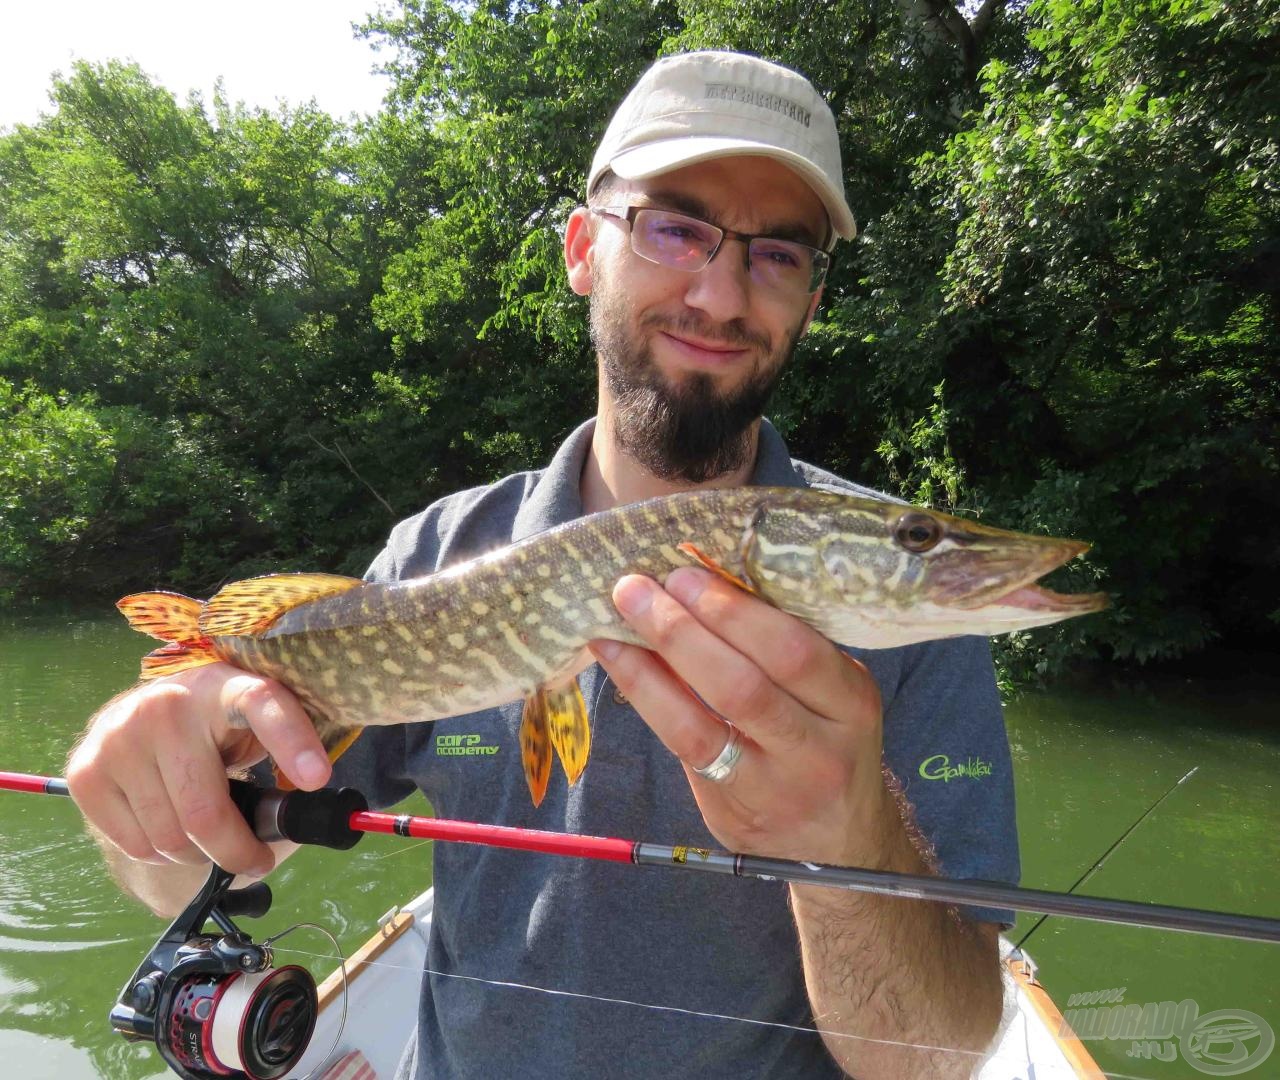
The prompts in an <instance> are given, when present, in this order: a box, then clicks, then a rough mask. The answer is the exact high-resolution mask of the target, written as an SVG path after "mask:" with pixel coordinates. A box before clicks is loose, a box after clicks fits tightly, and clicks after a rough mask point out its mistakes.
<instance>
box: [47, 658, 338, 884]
mask: <svg viewBox="0 0 1280 1080" xmlns="http://www.w3.org/2000/svg"><path fill="white" fill-rule="evenodd" d="M267 751H270V752H271V753H272V755H273V756H275V757H276V758H277V760H278V761H279V762H280V765H281V768H282V770H283V771H284V772H285V774H286V775H287V776H289V778H290V779H291V780H293V781H294V783H295V784H297V786H299V787H304V788H314V787H318V786H320V785H321V784H323V783H324V782H325V780H327V779H328V776H329V773H330V766H329V762H328V760H327V758H326V757H325V754H324V749H323V747H322V746H321V743H320V740H319V738H318V737H317V735H316V733H315V730H314V728H313V727H312V724H311V722H310V719H309V718H308V717H307V715H306V713H305V711H304V710H303V709H302V707H301V705H299V703H298V701H297V699H296V698H295V697H294V696H293V695H292V694H290V693H289V692H288V691H287V690H285V689H284V688H283V687H281V686H279V685H278V684H276V683H273V682H271V681H270V680H266V679H260V678H257V677H256V676H252V675H247V674H246V673H244V672H242V671H240V670H239V669H237V668H234V667H231V666H230V665H226V664H213V665H209V666H207V667H204V668H200V669H196V670H193V671H190V672H183V673H181V674H178V675H175V676H172V677H170V678H167V679H161V680H157V681H156V682H154V683H149V684H147V685H146V686H143V687H139V688H137V689H135V690H133V691H131V692H129V693H127V694H124V695H122V696H121V697H119V698H117V699H116V700H115V701H113V702H111V703H110V704H109V705H108V706H107V707H106V708H104V709H103V710H102V712H101V713H100V714H99V715H98V716H97V717H96V718H95V720H94V721H93V723H92V724H91V726H90V728H89V730H88V731H87V732H86V733H85V736H84V738H83V740H82V741H81V743H80V745H79V746H78V747H77V748H76V749H75V751H74V752H73V753H72V756H71V758H70V760H69V761H68V764H67V780H68V786H69V789H70V791H71V794H72V796H73V798H74V799H75V801H76V803H77V804H78V805H79V806H80V809H81V811H82V812H83V813H84V816H85V818H86V819H87V820H88V821H89V823H90V824H91V826H93V827H94V828H95V829H96V830H97V831H98V832H99V833H100V834H101V835H102V836H103V837H105V838H106V840H107V841H109V842H110V843H111V844H112V845H114V846H115V847H116V848H118V849H119V850H120V851H122V852H124V853H125V854H126V855H128V856H129V857H130V858H132V859H135V860H141V861H146V862H151V863H158V862H167V863H171V864H173V863H181V864H188V865H199V864H202V863H206V862H208V861H209V859H213V860H214V861H216V862H217V863H218V864H219V865H221V866H223V867H224V868H226V869H228V870H231V871H234V872H236V873H250V874H257V875H261V874H264V873H266V872H267V871H268V870H269V869H270V868H271V867H272V866H273V865H274V862H275V860H274V858H273V855H272V852H271V850H270V848H269V847H268V846H267V845H265V844H263V843H262V842H261V841H260V840H258V839H257V837H255V836H254V835H253V832H252V830H251V829H250V828H249V826H248V824H247V823H246V822H245V820H244V818H243V816H242V815H241V814H240V812H239V810H237V809H236V807H235V805H234V803H232V801H231V799H230V796H229V794H228V785H227V769H228V767H236V768H243V767H246V766H249V765H253V764H255V763H257V762H258V761H260V760H262V758H263V756H264V754H265V753H266V752H267Z"/></svg>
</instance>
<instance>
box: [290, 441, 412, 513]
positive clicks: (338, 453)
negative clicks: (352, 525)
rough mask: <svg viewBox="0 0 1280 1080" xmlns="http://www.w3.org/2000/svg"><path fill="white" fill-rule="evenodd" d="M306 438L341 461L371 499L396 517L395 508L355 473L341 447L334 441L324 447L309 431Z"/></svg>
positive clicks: (354, 468)
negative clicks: (371, 496) (365, 489)
mask: <svg viewBox="0 0 1280 1080" xmlns="http://www.w3.org/2000/svg"><path fill="white" fill-rule="evenodd" d="M307 438H308V439H310V440H311V441H312V442H313V443H315V444H316V445H317V446H318V447H320V449H321V450H323V451H324V452H325V453H326V454H332V455H333V456H334V457H336V458H337V459H338V460H339V461H341V462H342V464H343V465H345V466H346V467H347V471H348V472H350V473H351V475H352V476H354V477H355V478H356V479H357V480H359V481H360V483H362V484H363V485H364V486H365V487H366V488H368V489H369V492H370V494H372V495H373V497H374V498H375V499H377V500H378V502H380V503H382V505H383V506H385V507H386V508H387V513H388V514H390V515H391V516H392V517H395V516H396V511H395V507H393V506H392V505H391V504H390V503H389V502H387V500H386V499H384V498H383V497H382V496H381V495H379V494H378V491H377V489H376V488H375V487H374V486H373V485H372V484H371V483H369V481H368V480H366V479H365V478H364V477H363V476H361V475H360V474H359V473H358V472H357V471H356V467H355V466H354V465H352V464H351V459H350V458H349V457H347V455H346V454H345V453H344V452H343V450H342V447H341V445H340V444H339V443H338V442H337V441H335V442H334V444H333V446H331V447H330V446H325V444H324V443H322V442H321V441H320V440H319V439H317V438H316V437H315V436H314V435H312V434H311V432H309V431H308V432H307Z"/></svg>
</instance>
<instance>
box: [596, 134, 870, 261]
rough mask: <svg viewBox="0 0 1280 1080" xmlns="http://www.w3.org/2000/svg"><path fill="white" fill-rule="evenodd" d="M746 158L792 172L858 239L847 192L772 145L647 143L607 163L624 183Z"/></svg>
mask: <svg viewBox="0 0 1280 1080" xmlns="http://www.w3.org/2000/svg"><path fill="white" fill-rule="evenodd" d="M743 156H752V157H768V158H773V159H774V160H776V161H780V162H782V163H783V164H784V165H786V166H788V167H790V168H791V169H793V170H794V171H795V172H796V173H798V174H799V176H800V178H801V179H802V180H804V182H805V183H806V184H808V185H809V186H810V187H811V188H812V189H813V191H814V194H815V195H817V196H818V198H819V199H821V200H822V205H823V206H824V207H826V210H827V216H828V217H829V218H830V219H831V227H832V229H833V230H834V231H835V233H836V235H837V236H840V237H842V238H844V239H845V240H852V239H853V238H854V237H855V236H857V235H858V224H857V222H856V221H855V220H854V217H853V211H852V210H850V209H849V204H848V203H847V202H845V198H844V192H843V191H842V190H836V188H835V187H834V186H833V185H832V183H831V181H830V180H828V179H827V176H826V174H824V173H823V172H822V171H821V170H819V169H816V168H815V167H814V166H813V165H812V164H811V163H810V162H809V161H808V159H806V158H804V157H802V156H801V155H800V154H796V153H793V152H791V151H789V150H784V149H782V148H781V147H778V146H774V145H772V144H769V143H758V142H752V141H751V140H750V139H727V138H720V137H716V136H710V135H706V136H689V135H686V136H683V137H681V138H678V139H666V140H663V141H660V142H651V143H646V144H645V145H644V146H637V147H635V148H633V149H631V150H624V151H623V152H622V153H620V154H618V155H617V157H615V158H614V159H613V160H612V161H610V162H608V167H609V168H610V169H612V170H613V171H614V172H615V173H617V175H618V176H620V177H621V178H622V179H623V180H648V179H649V178H651V177H654V176H660V175H661V174H662V173H666V172H670V171H671V170H672V169H678V168H681V167H683V166H685V165H696V164H697V163H698V162H700V161H711V160H713V159H714V158H722V157H743ZM601 171H603V170H601ZM591 180H592V183H594V182H595V177H594V176H593V177H592V178H591Z"/></svg>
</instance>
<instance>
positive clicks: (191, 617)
mask: <svg viewBox="0 0 1280 1080" xmlns="http://www.w3.org/2000/svg"><path fill="white" fill-rule="evenodd" d="M116 607H117V608H119V609H120V612H121V614H122V615H124V617H125V618H126V619H128V620H129V625H130V626H132V627H133V628H134V629H135V630H137V631H138V632H139V633H143V634H148V635H149V636H151V637H153V638H159V639H160V640H161V641H175V642H177V643H178V644H179V645H196V644H199V643H200V642H202V641H204V640H205V636H204V635H203V634H202V633H200V612H201V611H202V610H204V604H202V603H201V602H200V601H199V600H192V599H191V597H189V596H183V595H182V594H181V593H176V592H140V593H131V594H130V595H129V596H126V597H124V598H123V599H121V600H117V601H116Z"/></svg>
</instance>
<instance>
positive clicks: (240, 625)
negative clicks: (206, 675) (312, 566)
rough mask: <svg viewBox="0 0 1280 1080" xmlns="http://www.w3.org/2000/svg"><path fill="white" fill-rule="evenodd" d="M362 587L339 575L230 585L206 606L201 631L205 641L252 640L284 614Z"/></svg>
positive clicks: (278, 576) (290, 576) (275, 577)
mask: <svg viewBox="0 0 1280 1080" xmlns="http://www.w3.org/2000/svg"><path fill="white" fill-rule="evenodd" d="M363 584H364V582H363V581H361V580H360V579H359V578H353V577H342V576H341V575H339V574H267V575H266V576H265V577H255V578H246V579H245V580H244V581H233V582H232V583H231V584H230V585H227V586H225V587H224V588H223V589H222V590H221V591H219V592H218V594H217V595H216V596H215V597H214V598H213V599H212V600H210V601H209V602H208V603H207V604H205V607H204V613H203V614H202V615H201V616H200V629H201V631H203V633H204V634H205V636H206V637H220V636H229V637H252V636H253V635H254V634H261V633H262V632H263V631H264V630H266V629H267V628H268V627H270V626H271V624H272V623H273V622H275V621H276V619H278V618H279V617H280V616H281V615H283V614H284V613H285V612H286V611H290V610H292V609H293V608H296V607H299V606H301V605H302V604H307V603H310V602H311V601H312V600H320V599H322V598H323V597H326V596H337V595H338V594H339V593H344V592H346V591H347V590H348V589H357V588H359V587H360V586H361V585H363Z"/></svg>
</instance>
